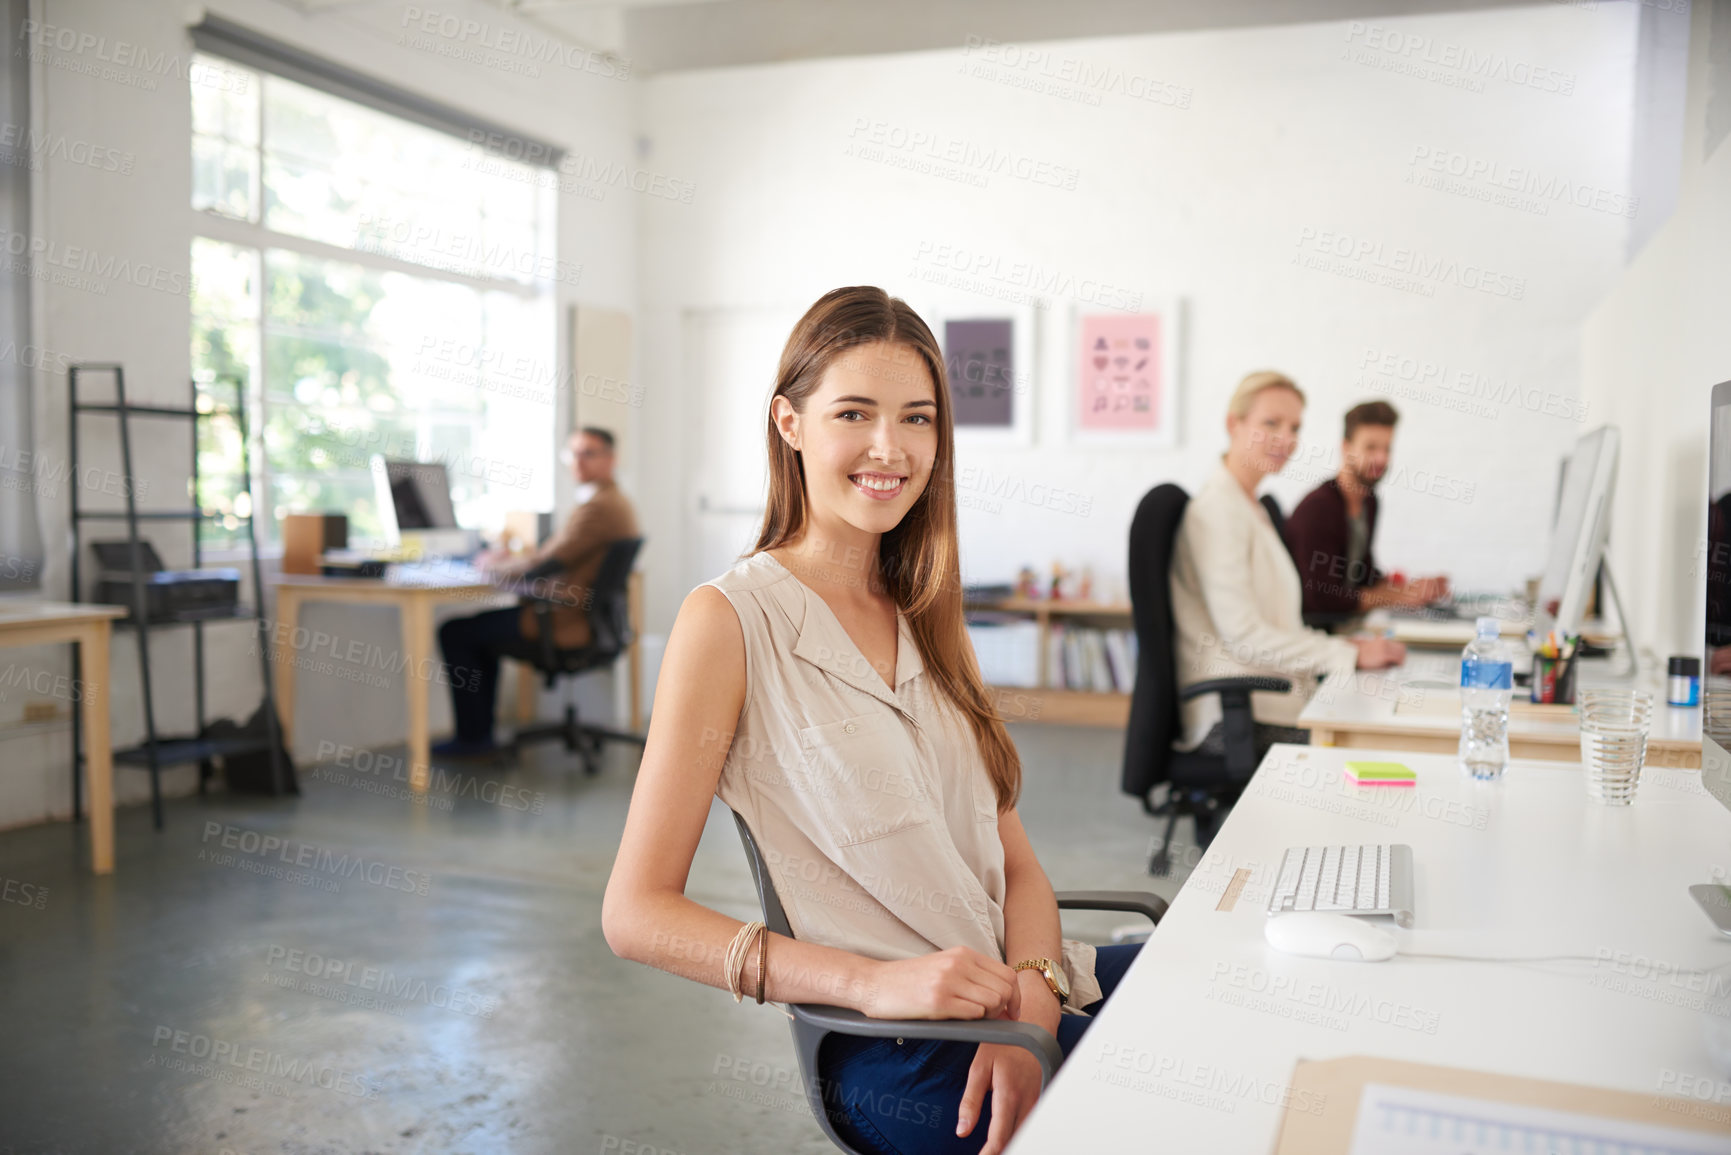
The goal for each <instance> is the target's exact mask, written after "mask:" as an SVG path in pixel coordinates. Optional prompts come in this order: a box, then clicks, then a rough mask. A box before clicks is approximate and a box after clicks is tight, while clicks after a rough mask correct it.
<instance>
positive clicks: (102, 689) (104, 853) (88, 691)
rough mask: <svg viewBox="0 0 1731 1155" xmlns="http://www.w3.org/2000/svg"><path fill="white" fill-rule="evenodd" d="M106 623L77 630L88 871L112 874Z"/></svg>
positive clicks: (111, 765) (111, 748)
mask: <svg viewBox="0 0 1731 1155" xmlns="http://www.w3.org/2000/svg"><path fill="white" fill-rule="evenodd" d="M108 639H109V628H108V622H107V621H106V620H104V621H99V622H92V623H90V624H89V625H87V626H85V627H84V628H83V629H82V630H80V631H79V635H78V648H79V653H80V654H81V655H82V657H83V663H82V667H83V668H82V673H83V675H84V686H83V695H84V702H83V706H84V767H85V770H86V772H87V773H88V775H89V779H88V781H89V784H90V868H91V869H92V870H93V871H95V872H96V873H97V874H113V873H114V743H113V741H112V740H111V739H110V738H109V734H108Z"/></svg>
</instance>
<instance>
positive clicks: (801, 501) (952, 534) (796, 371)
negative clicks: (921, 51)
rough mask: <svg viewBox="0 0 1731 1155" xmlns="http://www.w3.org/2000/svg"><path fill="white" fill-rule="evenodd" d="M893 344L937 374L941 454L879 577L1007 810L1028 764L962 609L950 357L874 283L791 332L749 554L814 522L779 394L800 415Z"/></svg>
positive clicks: (837, 297)
mask: <svg viewBox="0 0 1731 1155" xmlns="http://www.w3.org/2000/svg"><path fill="white" fill-rule="evenodd" d="M878 342H888V343H890V344H893V345H901V346H903V347H905V348H908V349H911V350H913V351H914V352H915V353H916V354H918V355H919V357H920V359H921V360H922V361H923V362H924V363H925V366H926V369H927V371H928V372H930V374H931V377H932V385H933V391H934V393H935V395H936V396H935V400H936V401H937V427H938V450H937V456H936V457H934V458H933V460H932V472H931V477H930V478H929V479H928V480H927V482H926V488H925V491H924V492H922V493H921V494H920V496H919V499H918V500H917V501H915V502H914V504H913V508H912V509H910V510H908V512H907V516H906V517H904V518H902V520H901V522H900V523H899V524H897V525H896V527H895V528H894V529H892V530H890V531H889V532H887V533H885V534H884V535H883V536H882V538H881V539H880V540H879V542H878V568H877V577H878V579H879V581H880V582H881V584H882V586H883V588H884V590H885V591H886V592H887V593H888V594H889V595H890V597H891V598H893V599H894V600H895V603H896V607H897V608H898V609H899V610H901V612H902V613H904V614H906V615H907V619H908V627H909V629H910V630H911V631H912V632H913V635H914V641H915V643H916V644H918V646H919V648H920V657H921V659H922V660H923V661H924V663H925V667H926V672H927V673H928V674H930V675H931V678H932V681H933V682H935V683H936V684H937V686H938V688H939V689H940V690H941V691H942V693H943V696H944V697H945V698H947V699H948V700H949V701H950V702H951V703H952V704H953V705H954V706H955V707H956V708H957V709H958V710H959V711H961V713H962V716H963V717H965V718H966V719H967V721H968V725H969V726H970V727H971V728H972V730H973V732H974V738H975V739H976V740H977V742H978V743H979V748H980V757H981V759H982V760H983V761H984V762H985V764H986V772H987V773H988V774H990V775H991V778H992V786H993V788H994V789H995V791H996V792H997V796H998V809H999V811H1000V812H1002V811H1006V810H1008V809H1010V808H1011V807H1012V806H1014V805H1015V804H1016V798H1017V796H1018V795H1019V794H1020V793H1021V789H1022V760H1021V758H1020V757H1019V756H1018V755H1017V753H1016V747H1015V746H1014V745H1012V744H1011V742H1010V735H1009V732H1008V731H1007V730H1005V729H1004V720H1003V717H1002V716H1001V715H1000V714H999V713H998V711H997V708H996V707H995V706H993V705H992V701H991V696H990V694H988V693H987V691H986V685H985V680H984V679H983V678H982V677H981V676H980V669H979V666H978V664H977V663H976V662H975V660H974V647H973V643H972V642H971V641H969V639H968V631H967V622H966V619H965V617H964V615H963V611H962V573H961V554H960V551H959V549H958V548H957V544H956V487H955V456H956V453H955V449H956V446H955V424H954V419H953V417H952V415H951V413H950V389H949V382H948V380H947V378H946V376H945V373H944V356H943V353H942V352H941V351H939V349H938V342H937V339H936V338H934V337H933V336H932V331H931V329H929V328H927V327H926V323H925V322H924V321H922V320H920V317H919V314H918V313H915V312H914V311H913V309H911V308H909V307H908V304H907V302H906V301H903V300H901V299H900V298H899V297H892V296H890V295H889V294H888V293H886V292H884V291H883V290H882V289H879V288H877V287H875V286H871V285H855V286H852V287H849V288H845V289H832V290H831V291H830V292H828V293H825V294H824V295H823V296H822V297H819V298H818V300H817V303H816V304H814V305H813V306H812V307H811V308H810V309H807V310H806V313H805V316H803V317H801V318H800V319H799V323H798V324H797V325H795V326H794V327H793V332H792V333H791V334H790V335H789V336H788V339H787V346H786V347H785V348H784V349H783V350H782V352H781V364H780V366H779V367H778V368H777V369H776V374H775V391H774V393H772V394H771V395H770V402H769V405H770V413H769V417H768V430H767V437H766V444H767V445H768V449H769V503H768V506H767V508H766V509H765V510H764V515H763V529H762V530H761V531H760V532H759V533H758V535H757V545H756V547H755V548H753V549H752V550H751V553H753V554H756V553H761V552H763V551H764V550H766V549H775V548H777V547H779V546H782V545H785V544H787V543H788V542H790V541H792V540H794V539H796V538H798V537H799V536H800V535H801V534H802V533H803V532H804V530H805V526H806V514H807V510H806V495H805V471H804V463H803V462H802V461H801V459H800V455H799V453H798V452H797V451H796V450H795V449H794V448H793V447H792V446H791V445H789V444H788V443H787V442H786V441H785V440H783V439H782V436H781V434H780V432H779V431H778V430H777V429H776V425H775V411H774V407H775V398H777V397H786V398H787V399H788V402H789V403H790V404H791V405H792V406H793V408H794V412H796V413H804V412H805V406H806V403H807V402H808V401H809V400H810V398H811V395H812V393H813V392H815V391H816V389H817V387H818V385H819V384H820V383H821V382H822V381H823V376H824V374H825V373H826V372H827V371H828V370H829V367H830V365H832V364H833V363H834V362H835V361H836V360H837V358H839V357H841V356H842V355H843V354H844V353H846V352H847V351H848V350H850V349H855V348H858V347H859V346H861V345H870V344H875V343H878Z"/></svg>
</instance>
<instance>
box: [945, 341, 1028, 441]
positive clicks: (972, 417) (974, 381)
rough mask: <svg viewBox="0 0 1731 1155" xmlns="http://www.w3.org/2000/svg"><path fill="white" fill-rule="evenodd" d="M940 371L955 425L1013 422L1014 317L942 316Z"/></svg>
mask: <svg viewBox="0 0 1731 1155" xmlns="http://www.w3.org/2000/svg"><path fill="white" fill-rule="evenodd" d="M944 371H945V373H946V374H947V375H948V376H949V379H950V404H951V409H952V411H953V412H954V414H955V420H956V428H958V429H961V428H963V427H977V428H984V429H1013V428H1015V425H1016V414H1015V404H1016V390H1015V384H1016V323H1015V321H1014V320H1012V319H1011V318H1009V317H1002V318H999V317H992V318H988V319H983V320H973V321H945V322H944Z"/></svg>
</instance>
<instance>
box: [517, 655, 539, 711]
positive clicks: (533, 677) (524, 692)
mask: <svg viewBox="0 0 1731 1155" xmlns="http://www.w3.org/2000/svg"><path fill="white" fill-rule="evenodd" d="M511 664H512V665H513V666H514V667H516V670H517V721H518V723H520V724H523V725H527V724H528V723H530V722H533V721H534V720H535V689H536V687H535V683H536V682H537V681H539V680H540V674H539V673H537V672H536V670H535V667H534V666H531V665H530V664H529V663H528V662H512V663H511Z"/></svg>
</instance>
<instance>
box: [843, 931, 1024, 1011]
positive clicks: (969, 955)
mask: <svg viewBox="0 0 1731 1155" xmlns="http://www.w3.org/2000/svg"><path fill="white" fill-rule="evenodd" d="M871 982H872V994H871V996H870V998H868V999H867V1000H866V1004H867V1005H865V1006H864V1007H862V1008H860V1009H861V1010H863V1011H864V1012H865V1013H866V1014H867V1015H868V1016H870V1017H871V1018H874V1019H1013V1018H1015V1017H1016V1016H1017V1015H1018V1014H1020V1013H1021V1009H1022V996H1021V988H1020V987H1019V986H1018V985H1017V984H1016V972H1015V971H1014V970H1013V969H1011V968H1010V967H1009V966H1007V965H1006V964H1004V963H1001V962H999V961H997V960H996V959H991V958H987V957H986V956H985V955H983V954H981V953H980V952H979V951H976V950H970V949H969V948H968V947H965V946H953V947H951V948H950V949H948V950H941V951H938V952H936V953H935V954H928V955H921V956H920V957H919V958H908V959H897V960H895V961H893V962H880V963H879V964H878V966H877V970H876V972H875V973H874V974H873V975H872V979H871Z"/></svg>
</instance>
